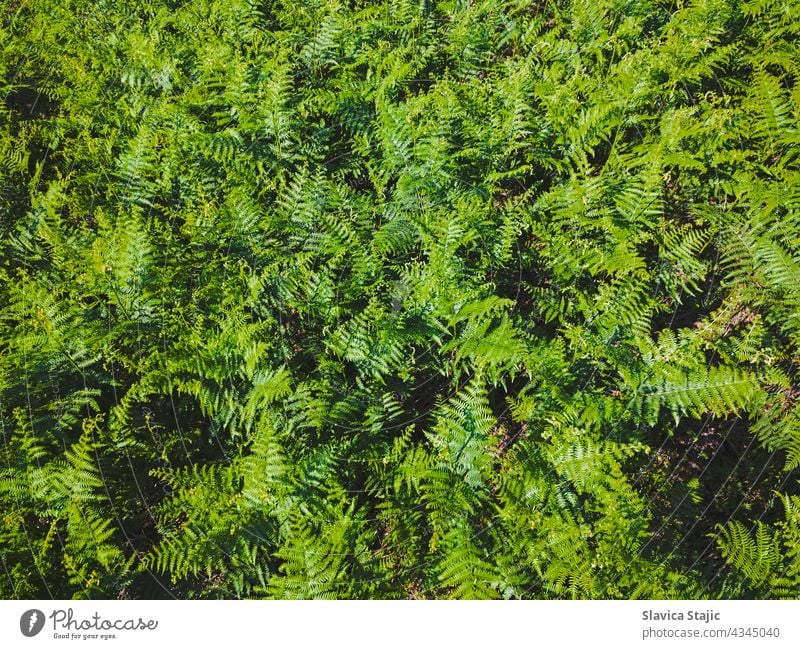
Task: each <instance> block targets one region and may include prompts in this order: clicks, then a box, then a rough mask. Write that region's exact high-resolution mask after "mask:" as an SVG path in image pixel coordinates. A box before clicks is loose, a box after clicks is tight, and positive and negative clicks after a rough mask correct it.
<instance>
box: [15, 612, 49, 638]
mask: <svg viewBox="0 0 800 649" xmlns="http://www.w3.org/2000/svg"><path fill="white" fill-rule="evenodd" d="M43 627H44V613H42V612H41V611H40V610H39V609H38V608H32V609H31V610H29V611H25V612H24V613H23V614H22V617H20V618H19V630H20V631H22V635H24V636H26V637H28V638H32V637H33V636H35V635H36V634H37V633H39V631H41V630H42V628H43Z"/></svg>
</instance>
